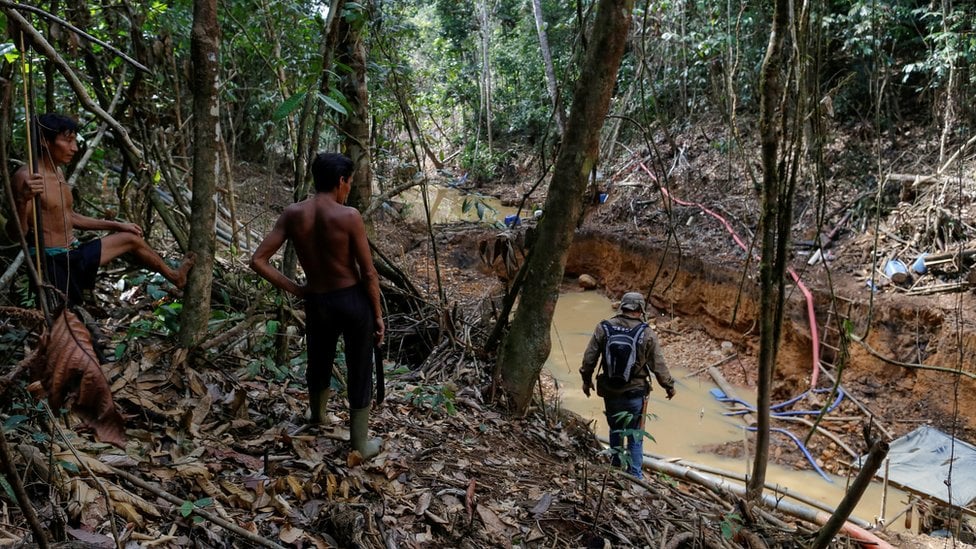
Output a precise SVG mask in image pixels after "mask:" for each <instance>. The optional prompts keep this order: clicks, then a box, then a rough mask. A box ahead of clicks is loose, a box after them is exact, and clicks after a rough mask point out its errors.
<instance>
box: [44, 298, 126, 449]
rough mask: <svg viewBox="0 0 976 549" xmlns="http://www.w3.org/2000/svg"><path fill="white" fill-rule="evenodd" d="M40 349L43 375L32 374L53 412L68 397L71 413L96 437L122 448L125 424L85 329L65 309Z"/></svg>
mask: <svg viewBox="0 0 976 549" xmlns="http://www.w3.org/2000/svg"><path fill="white" fill-rule="evenodd" d="M40 349H41V350H42V351H43V352H44V355H45V356H46V358H47V360H46V361H45V363H44V367H43V370H42V371H39V370H40V368H38V369H35V370H33V371H32V372H31V377H32V378H33V379H35V380H40V382H41V384H42V385H43V386H44V389H45V391H47V394H48V402H49V403H50V405H51V409H52V410H55V411H57V410H59V409H60V408H61V407H62V406H63V405H64V403H65V400H67V399H68V397H69V396H70V395H74V398H73V399H71V401H72V405H71V410H72V411H73V412H74V413H76V414H78V416H79V417H81V418H82V420H84V421H85V423H86V424H88V425H89V426H91V427H92V428H93V429H94V430H95V436H96V437H97V438H98V439H99V440H101V441H103V442H108V443H110V444H114V445H116V446H118V447H120V448H124V447H125V422H124V421H123V419H122V416H121V415H120V414H119V411H118V410H117V409H116V407H115V402H114V401H113V400H112V391H111V389H110V388H109V385H108V381H107V380H106V379H105V374H104V373H103V372H102V368H101V365H100V364H99V363H98V359H97V358H96V355H95V351H94V349H93V347H92V338H91V334H90V333H89V332H88V328H86V327H85V325H84V324H83V323H82V322H81V320H79V319H78V317H77V316H75V314H74V313H72V312H71V311H69V310H67V309H65V310H62V311H61V314H59V315H58V316H57V318H55V319H54V324H53V326H51V328H50V329H49V330H45V332H44V334H43V335H42V337H41V343H40Z"/></svg>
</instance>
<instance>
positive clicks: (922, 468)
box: [858, 426, 976, 507]
mask: <svg viewBox="0 0 976 549" xmlns="http://www.w3.org/2000/svg"><path fill="white" fill-rule="evenodd" d="M890 448H891V449H890V450H889V451H888V461H889V466H888V479H889V480H890V481H891V482H892V483H895V484H898V485H901V486H904V487H905V488H909V489H911V490H913V491H915V492H918V493H921V494H925V495H928V496H931V497H933V498H936V499H938V500H940V501H943V502H945V503H949V504H951V505H961V506H963V507H967V506H969V505H970V504H972V503H973V502H974V501H976V474H973V472H974V471H976V446H973V445H972V444H970V443H968V442H965V441H962V440H959V439H958V438H957V439H955V440H954V441H953V438H952V437H950V436H949V435H947V434H945V433H943V432H942V431H939V430H938V429H935V428H934V427H928V426H922V427H919V428H918V429H915V430H914V431H912V432H911V433H908V434H907V435H905V436H903V437H901V438H899V439H897V440H894V441H893V442H892V443H891V447H890ZM950 456H951V460H950ZM866 457H867V456H862V457H861V458H860V459H859V460H858V463H859V464H860V463H863V462H864V459H866ZM950 464H951V466H952V467H951V478H950ZM883 475H884V466H882V467H881V468H880V469H878V476H880V477H883ZM950 480H951V485H950V484H948V483H949V481H950ZM950 487H951V494H952V497H951V499H950Z"/></svg>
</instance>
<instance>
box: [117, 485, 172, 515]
mask: <svg viewBox="0 0 976 549" xmlns="http://www.w3.org/2000/svg"><path fill="white" fill-rule="evenodd" d="M103 482H104V481H103ZM105 488H106V489H107V490H108V495H109V497H110V498H112V505H113V506H116V505H118V504H120V503H124V504H126V505H131V506H132V507H133V509H138V510H139V511H141V512H142V513H144V514H147V515H149V516H153V517H158V516H160V515H159V508H158V507H157V506H156V505H155V504H153V503H150V502H148V501H146V500H145V499H143V498H141V497H140V496H137V495H136V494H133V493H132V492H130V491H128V490H126V489H125V488H122V487H121V486H118V485H117V484H111V483H108V484H107V485H106V486H105Z"/></svg>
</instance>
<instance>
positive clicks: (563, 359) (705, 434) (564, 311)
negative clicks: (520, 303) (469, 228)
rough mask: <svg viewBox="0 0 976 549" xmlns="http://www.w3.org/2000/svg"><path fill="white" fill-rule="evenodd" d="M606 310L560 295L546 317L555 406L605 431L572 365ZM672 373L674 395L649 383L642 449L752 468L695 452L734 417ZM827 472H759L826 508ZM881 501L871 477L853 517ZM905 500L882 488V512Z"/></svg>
mask: <svg viewBox="0 0 976 549" xmlns="http://www.w3.org/2000/svg"><path fill="white" fill-rule="evenodd" d="M613 314H614V311H613V309H612V308H611V303H610V300H609V299H607V298H606V297H604V296H602V295H600V294H598V293H596V292H569V293H565V294H562V295H561V296H560V298H559V302H558V303H557V305H556V311H555V316H554V318H553V327H552V352H551V353H550V356H549V360H548V361H547V362H546V369H547V370H548V371H549V372H550V373H552V375H553V377H554V378H555V379H556V381H557V383H558V384H559V389H560V391H559V393H560V397H561V402H562V405H563V406H564V407H565V408H567V409H569V410H571V411H573V412H575V413H577V414H579V415H581V416H582V417H583V418H585V419H590V420H593V421H594V423H593V424H594V426H595V431H596V433H597V435H599V436H602V437H606V436H607V422H606V419H605V418H604V415H603V400H602V399H601V398H599V397H597V396H596V394H595V393H594V394H593V396H592V397H591V398H586V397H585V396H584V395H583V391H582V388H581V386H582V381H581V379H580V375H579V367H580V364H581V362H582V360H583V351H584V350H585V349H586V344H587V342H588V341H589V338H590V335H591V334H592V333H593V328H594V327H595V326H596V324H597V323H598V322H599V321H600V320H602V319H604V318H607V317H608V316H611V315H613ZM663 349H664V357H665V360H667V359H668V358H669V351H668V346H667V344H666V343H665V344H664V346H663ZM705 365H706V364H704V363H703V364H702V366H705ZM671 374H672V375H673V376H674V378H675V380H676V382H677V384H676V387H677V390H678V394H677V396H676V397H675V398H674V400H671V401H668V400H666V399H665V397H664V391H663V390H662V389H661V388H660V387H657V386H655V390H654V391H653V392H652V393H651V396H650V402H649V403H648V411H649V412H650V413H652V414H653V416H652V417H651V418H650V419H649V420H648V422H647V424H646V426H645V430H646V431H647V432H648V433H649V434H650V435H651V436H653V437H654V441H646V442H645V443H644V451H645V452H646V453H647V454H649V455H654V456H661V457H668V458H682V459H686V460H688V461H690V462H694V463H701V464H704V465H708V466H710V467H715V468H719V469H723V470H726V471H731V472H735V473H739V474H747V473H751V470H752V464H751V463H749V462H747V461H746V460H741V459H739V460H736V459H730V458H725V457H721V456H717V455H715V454H710V453H702V452H701V451H700V450H701V448H703V447H705V446H708V445H714V444H718V443H724V442H729V441H743V440H744V439H745V436H746V435H745V434H744V430H743V429H742V425H743V423H742V422H741V420H739V419H734V418H730V417H728V416H725V415H723V413H724V412H725V411H726V410H727V409H726V408H725V406H724V405H723V404H721V403H719V402H718V401H716V400H715V398H714V397H713V396H712V395H711V394H710V393H709V391H710V390H711V389H713V388H715V385H714V384H713V383H711V381H710V380H706V379H704V378H702V377H700V376H698V377H691V378H688V377H687V376H688V372H686V371H682V370H680V369H676V368H671ZM737 392H738V395H737V396H738V397H739V398H742V399H744V400H747V401H751V402H754V401H755V397H754V395H753V394H752V392H751V391H750V390H749V389H745V388H737ZM774 436H775V435H774ZM750 445H751V438H750ZM797 452H799V450H797ZM831 478H832V479H833V482H832V483H829V482H826V481H825V480H824V479H822V478H821V477H820V476H819V475H817V474H816V473H815V472H813V471H812V470H808V471H795V470H792V469H787V468H784V467H781V466H778V465H773V464H770V465H769V469H768V471H767V474H766V481H767V483H768V484H776V485H779V486H783V487H785V488H787V489H790V490H792V491H796V492H798V493H801V494H803V495H805V496H807V497H809V498H811V499H814V500H817V501H820V502H822V503H823V504H825V505H828V506H830V507H831V508H833V507H836V506H837V504H839V503H840V501H841V499H842V498H843V495H844V488H845V486H846V485H847V479H846V478H841V477H837V476H831ZM881 500H882V487H881V484H880V483H877V482H876V483H874V484H872V486H871V487H870V488H869V489H868V491H867V492H866V493H865V495H864V496H863V497H862V498H861V503H860V504H859V505H858V507H857V509H856V510H855V516H857V517H858V518H861V519H863V520H866V521H873V520H875V518H876V517H878V516H880V514H881ZM907 502H908V497H907V495H906V494H904V493H903V492H901V491H898V490H894V489H891V488H889V490H888V497H887V514H889V515H891V514H893V513H895V512H897V511H898V510H900V509H901V508H902V507H904V506H905V505H907ZM896 529H897V528H896Z"/></svg>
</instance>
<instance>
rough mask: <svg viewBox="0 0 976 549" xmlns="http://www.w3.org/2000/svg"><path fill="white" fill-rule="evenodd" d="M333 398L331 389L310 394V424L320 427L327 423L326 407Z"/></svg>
mask: <svg viewBox="0 0 976 549" xmlns="http://www.w3.org/2000/svg"><path fill="white" fill-rule="evenodd" d="M331 397H332V389H331V388H329V389H322V390H320V391H309V392H308V422H309V423H310V424H312V425H320V424H321V423H322V422H324V421H325V416H326V410H325V407H326V406H327V405H328V404H329V398H331Z"/></svg>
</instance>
